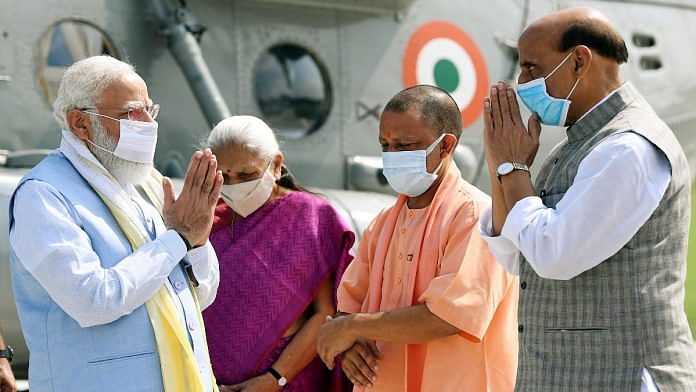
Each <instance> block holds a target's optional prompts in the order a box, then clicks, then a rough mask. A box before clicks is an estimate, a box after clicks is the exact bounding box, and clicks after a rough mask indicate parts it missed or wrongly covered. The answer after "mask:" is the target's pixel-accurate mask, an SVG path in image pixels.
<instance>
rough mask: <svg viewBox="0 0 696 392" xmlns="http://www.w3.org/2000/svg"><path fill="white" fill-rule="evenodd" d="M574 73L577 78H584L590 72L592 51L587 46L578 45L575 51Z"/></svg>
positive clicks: (573, 58)
mask: <svg viewBox="0 0 696 392" xmlns="http://www.w3.org/2000/svg"><path fill="white" fill-rule="evenodd" d="M572 60H573V62H574V63H575V66H574V67H573V72H574V73H575V76H576V77H577V78H582V77H584V76H585V75H587V73H588V72H589V71H590V64H592V50H591V49H590V48H588V47H587V46H585V45H578V46H577V47H576V48H575V50H574V51H573V57H572Z"/></svg>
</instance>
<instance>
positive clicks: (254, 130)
mask: <svg viewBox="0 0 696 392" xmlns="http://www.w3.org/2000/svg"><path fill="white" fill-rule="evenodd" d="M204 144H205V145H206V146H207V147H209V148H210V149H211V150H213V151H215V150H217V149H219V148H222V147H227V146H235V147H239V148H241V149H243V150H245V151H248V152H249V153H251V154H252V155H254V156H256V157H259V158H263V159H265V160H267V161H270V160H272V159H275V157H276V156H277V155H278V153H280V145H279V144H278V140H277V139H276V137H275V135H274V133H273V130H272V129H271V128H270V127H269V126H268V125H267V124H266V123H265V122H263V120H261V119H259V118H257V117H254V116H232V117H228V118H226V119H224V120H222V121H220V122H219V123H218V124H217V125H216V126H215V128H213V130H212V131H210V135H208V139H207V141H205V143H204Z"/></svg>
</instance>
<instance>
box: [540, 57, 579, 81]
mask: <svg viewBox="0 0 696 392" xmlns="http://www.w3.org/2000/svg"><path fill="white" fill-rule="evenodd" d="M572 55H573V52H570V53H568V55H567V56H566V58H564V59H563V61H561V63H560V64H558V65H557V66H556V68H554V69H553V71H551V72H549V74H548V75H546V76H544V80H546V79H548V78H550V77H551V75H553V74H554V73H555V72H556V71H558V69H559V68H561V66H562V65H563V64H565V62H566V61H568V59H569V58H570V56H572Z"/></svg>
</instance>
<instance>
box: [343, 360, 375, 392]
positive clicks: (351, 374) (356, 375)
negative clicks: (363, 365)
mask: <svg viewBox="0 0 696 392" xmlns="http://www.w3.org/2000/svg"><path fill="white" fill-rule="evenodd" d="M341 364H342V365H343V369H344V371H345V372H346V375H348V378H349V379H350V381H351V382H352V383H353V384H355V385H357V386H360V387H366V386H367V385H368V384H369V383H370V381H369V380H368V379H367V378H365V376H364V375H363V374H362V373H361V372H360V370H359V369H358V367H357V366H356V365H355V363H353V361H351V360H348V361H345V362H342V363H341Z"/></svg>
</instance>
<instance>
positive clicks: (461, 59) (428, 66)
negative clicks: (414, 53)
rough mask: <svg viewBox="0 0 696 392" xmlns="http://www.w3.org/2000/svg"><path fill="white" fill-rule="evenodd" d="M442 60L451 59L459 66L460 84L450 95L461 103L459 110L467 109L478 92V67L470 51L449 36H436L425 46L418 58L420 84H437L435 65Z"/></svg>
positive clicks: (417, 75) (458, 103) (417, 73)
mask: <svg viewBox="0 0 696 392" xmlns="http://www.w3.org/2000/svg"><path fill="white" fill-rule="evenodd" d="M440 60H449V61H451V62H452V64H454V66H455V67H456V68H457V72H458V73H459V84H458V85H457V88H456V89H455V90H454V91H452V92H451V93H450V95H451V96H452V98H454V100H455V101H456V102H457V105H459V110H464V109H466V108H467V107H468V106H469V104H471V101H472V100H473V99H474V95H475V94H476V68H474V62H473V61H472V60H471V56H469V53H467V51H466V50H464V48H462V46H461V45H459V44H458V43H457V42H456V41H454V40H451V39H449V38H435V39H433V40H430V42H428V43H427V44H425V46H423V49H421V51H420V53H418V58H417V59H416V80H417V81H418V84H429V85H432V86H437V84H436V83H435V65H436V64H437V62H438V61H440Z"/></svg>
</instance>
